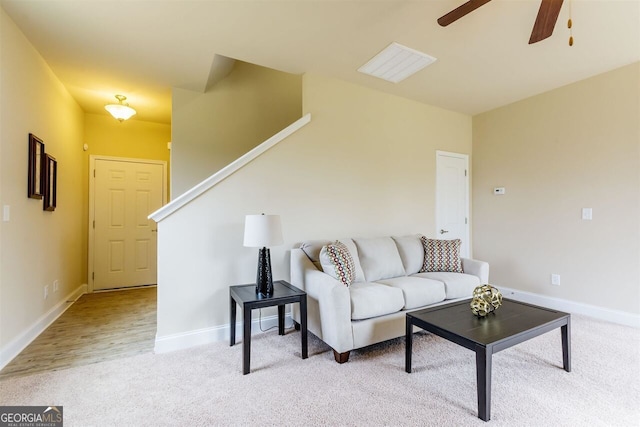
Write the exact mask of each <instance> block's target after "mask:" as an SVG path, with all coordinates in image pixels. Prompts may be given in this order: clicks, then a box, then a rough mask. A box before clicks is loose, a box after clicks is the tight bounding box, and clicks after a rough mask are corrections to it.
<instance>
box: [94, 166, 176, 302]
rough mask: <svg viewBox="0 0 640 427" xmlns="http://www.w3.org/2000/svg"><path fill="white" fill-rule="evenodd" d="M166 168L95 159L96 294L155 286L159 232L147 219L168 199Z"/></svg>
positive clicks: (152, 222) (154, 224) (153, 223)
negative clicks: (133, 287)
mask: <svg viewBox="0 0 640 427" xmlns="http://www.w3.org/2000/svg"><path fill="white" fill-rule="evenodd" d="M165 170H166V166H165V164H163V162H145V161H144V160H140V161H136V160H128V159H127V160H114V159H95V160H94V171H95V172H94V177H93V198H92V201H93V224H92V228H93V251H92V255H93V263H90V266H91V264H93V265H92V267H93V270H92V272H91V271H90V273H92V274H90V278H91V279H92V281H93V290H102V289H114V288H124V287H132V286H141V285H149V284H156V283H157V243H158V242H157V234H158V233H157V226H156V223H155V222H154V221H153V220H150V219H148V218H147V216H148V215H149V214H150V213H152V212H154V211H155V210H157V209H159V208H160V207H161V206H162V204H163V202H164V199H165V193H166V192H165V190H164V189H165V183H166V177H165Z"/></svg>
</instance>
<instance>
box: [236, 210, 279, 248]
mask: <svg viewBox="0 0 640 427" xmlns="http://www.w3.org/2000/svg"><path fill="white" fill-rule="evenodd" d="M283 243H284V239H283V238H282V224H281V223H280V215H264V214H262V215H247V217H246V218H245V221H244V246H247V247H250V248H266V247H270V246H276V245H281V244H283Z"/></svg>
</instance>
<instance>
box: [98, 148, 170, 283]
mask: <svg viewBox="0 0 640 427" xmlns="http://www.w3.org/2000/svg"><path fill="white" fill-rule="evenodd" d="M96 160H110V161H116V162H129V163H144V164H150V165H161V166H162V204H163V205H165V204H166V203H167V162H165V161H163V160H150V159H134V158H127V157H111V156H96V155H91V156H89V224H88V228H89V242H88V247H89V248H88V249H89V250H88V258H89V260H88V261H89V263H88V269H87V290H88V292H90V293H91V292H93V285H94V281H93V253H94V250H95V249H94V245H95V229H94V228H93V226H94V223H93V221H94V219H95V178H96V177H95V170H96Z"/></svg>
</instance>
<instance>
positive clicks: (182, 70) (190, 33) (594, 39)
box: [0, 0, 640, 123]
mask: <svg viewBox="0 0 640 427" xmlns="http://www.w3.org/2000/svg"><path fill="white" fill-rule="evenodd" d="M464 1H465V0H415V1H403V0H375V1H374V0H352V1H346V0H342V1H340V0H288V1H285V0H280V1H276V0H254V1H242V0H235V1H230V0H229V1H222V0H198V1H188V0H164V1H163V0H0V4H1V5H2V7H3V8H4V10H5V11H6V12H7V14H8V15H9V16H10V17H11V18H12V19H13V20H14V22H15V23H16V24H17V25H18V27H19V28H20V29H21V30H22V32H23V33H24V34H25V35H26V36H27V38H28V39H29V40H30V41H31V43H32V44H33V45H34V46H35V47H36V49H37V50H38V51H39V52H40V53H41V55H42V56H43V57H44V59H45V60H46V61H47V63H48V64H49V65H50V67H51V68H52V69H53V71H54V73H55V74H56V75H57V76H58V77H59V78H60V80H61V81H62V82H63V83H64V84H65V86H66V87H67V88H68V90H69V92H70V93H71V95H72V96H73V97H74V98H75V99H76V100H77V101H78V103H79V104H80V106H81V107H82V108H83V109H84V110H85V111H86V112H90V113H99V114H107V113H106V112H105V111H104V108H103V107H104V105H105V104H106V103H109V102H111V101H115V99H114V98H113V96H114V95H115V94H116V93H121V94H124V95H126V96H127V97H128V101H129V103H130V104H131V106H132V107H134V108H135V109H136V110H137V111H138V115H137V116H135V118H137V119H138V120H147V121H155V122H162V123H169V122H170V119H171V88H172V87H180V88H186V89H193V90H198V91H204V90H205V87H206V85H207V81H208V77H209V71H210V70H211V64H212V61H213V58H214V55H216V54H218V55H222V56H226V57H229V58H235V59H239V60H242V61H246V62H251V63H254V64H258V65H262V66H265V67H270V68H274V69H277V70H281V71H286V72H290V73H305V72H311V73H319V74H323V75H327V76H331V77H335V78H339V79H343V80H346V81H350V82H353V83H356V84H360V85H363V86H368V87H371V88H374V89H378V90H382V91H385V92H389V93H393V94H396V95H399V96H403V97H406V98H410V99H414V100H417V101H420V102H424V103H427V104H431V105H435V106H439V107H442V108H446V109H449V110H454V111H459V112H462V113H467V114H477V113H480V112H483V111H487V110H490V109H493V108H496V107H499V106H502V105H506V104H509V103H511V102H514V101H517V100H520V99H523V98H526V97H529V96H532V95H535V94H538V93H542V92H545V91H548V90H551V89H554V88H556V87H560V86H563V85H566V84H568V83H572V82H574V81H578V80H582V79H585V78H587V77H590V76H593V75H596V74H599V73H602V72H605V71H608V70H612V69H614V68H618V67H621V66H623V65H626V64H629V63H632V62H635V61H639V60H640V0H565V1H564V5H563V6H562V10H561V11H560V17H559V19H558V23H557V25H556V29H555V31H554V34H553V36H551V37H550V38H549V39H547V40H544V41H542V42H539V43H536V44H533V45H529V44H527V43H528V40H529V35H530V33H531V29H532V27H533V23H534V21H535V18H536V15H537V12H538V8H539V5H540V0H493V1H491V2H489V3H488V4H486V5H484V6H482V7H480V8H479V9H477V10H476V11H474V12H472V13H471V14H469V15H467V16H466V17H464V18H462V19H460V20H459V21H457V22H455V23H453V24H451V25H450V26H448V27H444V28H443V27H440V26H439V25H438V24H437V22H436V19H437V18H439V17H440V16H442V15H444V14H445V13H447V12H449V11H450V10H452V9H454V8H455V7H457V6H459V5H460V4H462V3H464ZM570 5H571V9H572V15H573V24H574V25H573V36H574V39H575V44H574V46H573V47H569V45H568V38H569V31H568V29H567V28H566V22H567V19H568V16H569V6H570ZM393 41H395V42H398V43H400V44H403V45H405V46H408V47H411V48H413V49H417V50H420V51H422V52H425V53H427V54H429V55H432V56H435V57H436V58H438V60H437V61H436V62H435V63H434V64H433V65H431V66H429V67H427V68H425V69H424V70H422V71H420V72H418V73H417V74H415V75H414V76H412V77H409V78H408V79H407V80H404V81H403V82H400V83H397V84H393V83H388V82H385V81H382V80H378V79H375V78H373V77H370V76H366V75H363V74H361V73H358V72H357V71H356V70H357V69H358V67H360V66H361V65H362V64H364V63H365V62H367V61H368V60H369V59H370V58H371V57H372V56H374V55H375V54H376V53H378V52H379V51H380V50H382V49H383V48H385V47H386V46H387V45H389V43H391V42H393Z"/></svg>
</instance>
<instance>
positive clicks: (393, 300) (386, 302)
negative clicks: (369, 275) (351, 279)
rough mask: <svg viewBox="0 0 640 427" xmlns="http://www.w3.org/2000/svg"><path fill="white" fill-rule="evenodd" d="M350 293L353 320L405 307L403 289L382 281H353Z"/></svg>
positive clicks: (394, 311)
mask: <svg viewBox="0 0 640 427" xmlns="http://www.w3.org/2000/svg"><path fill="white" fill-rule="evenodd" d="M349 294H350V295H351V319H352V320H361V319H368V318H370V317H377V316H383V315H385V314H390V313H396V312H398V311H400V310H402V307H404V296H403V294H402V290H400V289H399V288H394V287H391V286H387V285H382V284H380V283H371V282H359V283H353V284H352V285H351V286H350V287H349Z"/></svg>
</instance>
